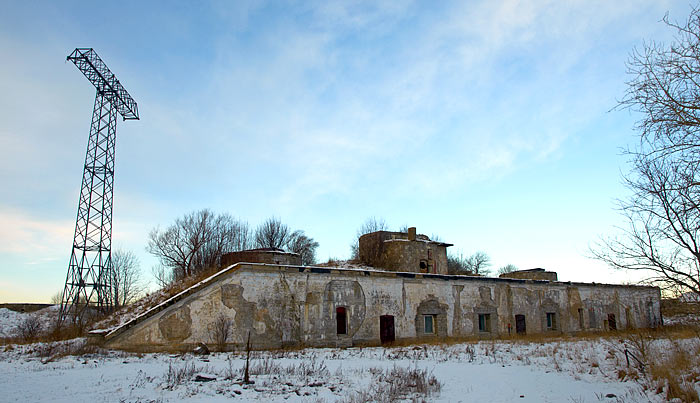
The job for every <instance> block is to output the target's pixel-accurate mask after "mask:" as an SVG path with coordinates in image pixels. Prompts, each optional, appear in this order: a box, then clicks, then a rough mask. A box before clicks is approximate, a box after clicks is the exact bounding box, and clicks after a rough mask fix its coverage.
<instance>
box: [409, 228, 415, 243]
mask: <svg viewBox="0 0 700 403" xmlns="http://www.w3.org/2000/svg"><path fill="white" fill-rule="evenodd" d="M408 240H409V241H415V240H416V227H411V228H409V229H408Z"/></svg>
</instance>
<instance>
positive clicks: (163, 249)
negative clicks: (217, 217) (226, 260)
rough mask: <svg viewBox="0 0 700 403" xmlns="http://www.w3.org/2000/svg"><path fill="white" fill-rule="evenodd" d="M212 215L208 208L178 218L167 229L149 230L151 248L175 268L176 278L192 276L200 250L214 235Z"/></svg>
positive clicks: (164, 263)
mask: <svg viewBox="0 0 700 403" xmlns="http://www.w3.org/2000/svg"><path fill="white" fill-rule="evenodd" d="M212 216H213V214H212V212H211V211H209V210H207V209H204V210H200V211H197V212H194V213H190V214H186V215H185V216H184V217H182V218H178V219H177V220H175V224H173V225H171V226H169V227H168V228H166V229H165V230H163V231H161V230H160V229H159V228H155V229H154V230H152V231H151V233H150V234H149V238H150V239H149V241H148V247H147V250H148V252H150V253H151V254H152V255H154V256H156V257H157V258H158V259H160V261H161V264H162V265H163V266H166V267H169V268H171V269H172V270H173V272H174V273H175V277H176V278H182V277H189V276H191V275H192V274H193V272H194V264H193V263H194V259H195V256H196V255H197V252H199V250H200V248H201V247H202V246H203V245H204V244H205V243H206V242H207V241H208V240H209V237H210V236H211V234H210V233H209V232H208V231H207V230H208V228H209V226H210V223H211V220H212Z"/></svg>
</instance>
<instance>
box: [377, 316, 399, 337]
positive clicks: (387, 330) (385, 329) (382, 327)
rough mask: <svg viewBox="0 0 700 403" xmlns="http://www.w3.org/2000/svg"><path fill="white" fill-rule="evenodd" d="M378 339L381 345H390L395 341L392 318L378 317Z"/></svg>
mask: <svg viewBox="0 0 700 403" xmlns="http://www.w3.org/2000/svg"><path fill="white" fill-rule="evenodd" d="M379 338H380V339H381V341H382V343H391V342H393V341H394V340H395V339H396V336H395V335H394V317H393V316H391V315H382V316H380V317H379Z"/></svg>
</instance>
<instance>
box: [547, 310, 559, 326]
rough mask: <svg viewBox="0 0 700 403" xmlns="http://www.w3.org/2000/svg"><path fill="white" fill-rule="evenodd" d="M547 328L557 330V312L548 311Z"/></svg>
mask: <svg viewBox="0 0 700 403" xmlns="http://www.w3.org/2000/svg"><path fill="white" fill-rule="evenodd" d="M547 330H557V314H556V313H554V312H547Z"/></svg>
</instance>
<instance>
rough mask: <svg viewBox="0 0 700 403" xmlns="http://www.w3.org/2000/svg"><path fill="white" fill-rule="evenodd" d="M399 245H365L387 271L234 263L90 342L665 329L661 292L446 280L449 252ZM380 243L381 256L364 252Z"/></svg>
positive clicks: (155, 345) (306, 341) (182, 344)
mask: <svg viewBox="0 0 700 403" xmlns="http://www.w3.org/2000/svg"><path fill="white" fill-rule="evenodd" d="M413 233H414V234H415V230H414V232H413ZM387 234H388V237H387ZM397 234H399V233H385V232H382V233H373V234H368V235H370V236H367V235H365V236H363V237H362V238H361V239H360V255H361V256H364V257H367V256H369V258H370V259H372V258H378V259H379V262H380V264H381V265H385V266H381V267H385V268H371V267H361V268H335V267H306V266H299V265H293V264H276V263H275V264H268V263H250V262H237V263H235V264H233V265H231V266H229V267H227V268H225V269H223V270H222V271H220V272H218V273H217V274H215V275H214V276H212V277H210V278H209V279H207V280H205V281H202V282H200V283H199V284H197V285H195V286H193V287H192V288H190V289H188V290H185V291H183V292H182V293H180V294H178V295H176V296H174V297H172V298H171V299H169V300H167V301H165V302H164V303H162V304H160V305H158V306H155V307H153V308H151V309H150V310H149V311H147V312H145V313H144V314H142V315H140V316H138V317H136V318H134V319H132V320H131V321H129V322H127V323H125V324H124V325H122V326H119V327H117V328H115V329H110V330H105V331H96V332H94V333H93V334H92V336H93V338H92V340H93V341H95V342H98V343H102V344H104V345H105V346H107V347H110V348H117V349H124V350H132V351H159V350H169V351H170V350H186V349H190V348H192V347H193V346H194V345H196V344H197V343H200V342H204V343H208V344H210V343H212V342H213V338H212V334H213V333H212V328H213V326H214V323H215V321H216V320H217V319H218V318H227V319H229V320H231V321H232V324H233V326H232V332H231V335H230V347H231V348H234V347H241V346H243V345H244V344H245V342H246V339H247V337H248V334H249V332H250V335H251V336H250V340H251V344H252V346H253V347H254V348H259V349H264V348H278V347H284V346H334V347H335V346H353V345H377V344H380V343H391V342H394V341H406V342H411V341H416V342H420V341H426V340H436V339H467V338H493V337H498V336H503V335H508V334H512V335H516V334H530V333H554V334H556V333H576V332H581V331H590V330H599V331H603V330H614V329H628V328H637V327H653V326H656V325H658V324H660V321H661V314H660V291H659V289H658V288H657V287H645V286H626V285H624V286H623V285H605V284H585V283H571V282H558V281H550V280H546V279H530V278H505V277H502V278H489V277H478V276H458V275H447V274H440V273H444V272H446V255H445V254H444V250H445V248H446V247H447V246H449V244H444V243H439V242H433V241H430V240H429V239H427V237H425V238H423V237H422V236H418V235H415V236H414V235H410V233H409V234H402V235H399V236H397ZM404 235H405V239H404V238H403V236H404ZM363 239H364V240H365V241H364V242H363ZM368 239H372V241H371V242H369V241H368ZM379 242H381V245H382V246H383V248H378V249H381V250H380V251H379V250H378V251H368V250H367V248H368V247H370V246H368V245H374V246H376V245H378V244H379ZM394 245H400V246H394ZM374 246H372V247H374ZM394 248H395V249H394ZM396 251H398V252H396ZM428 251H432V252H430V253H428ZM443 256H444V257H445V261H444V262H443V260H442V259H443ZM392 257H393V258H395V259H396V260H395V261H393V262H392V261H391V258H392ZM423 262H424V263H425V265H423V264H422V263H423ZM443 263H444V265H445V270H444V271H443V269H442V268H441V267H442V264H443ZM402 265H405V266H402ZM431 268H432V270H431ZM543 272H544V271H541V270H537V271H535V272H532V273H531V274H533V276H542V275H543ZM545 273H546V272H545ZM554 274H556V273H554ZM518 276H523V277H526V276H527V274H526V273H525V274H522V273H521V274H518ZM548 276H549V278H550V279H551V275H548Z"/></svg>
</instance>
